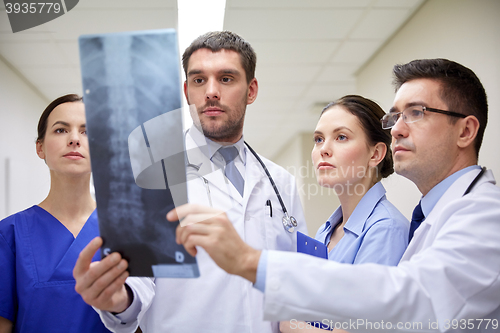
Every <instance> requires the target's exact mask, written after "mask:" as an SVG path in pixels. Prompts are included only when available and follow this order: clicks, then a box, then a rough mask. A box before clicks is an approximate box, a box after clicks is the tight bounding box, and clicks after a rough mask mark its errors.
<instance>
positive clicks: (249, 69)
mask: <svg viewBox="0 0 500 333" xmlns="http://www.w3.org/2000/svg"><path fill="white" fill-rule="evenodd" d="M199 49H209V50H211V51H212V52H218V51H220V50H222V49H224V50H233V51H236V52H238V54H239V55H240V59H241V65H242V66H243V69H244V70H245V75H246V78H247V83H250V81H252V79H253V78H254V77H255V65H256V64H257V55H256V54H255V51H254V50H253V48H252V46H251V45H250V44H249V43H248V42H247V41H245V40H244V39H243V38H241V37H240V36H238V35H237V34H235V33H233V32H231V31H213V32H208V33H206V34H204V35H201V36H200V37H198V38H196V39H195V40H194V41H193V42H192V43H191V45H189V46H188V48H187V49H186V51H184V54H183V55H182V67H183V68H184V73H185V74H186V77H187V69H188V63H189V58H190V57H191V55H192V54H193V53H194V52H195V51H198V50H199Z"/></svg>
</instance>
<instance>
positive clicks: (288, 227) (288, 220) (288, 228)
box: [184, 131, 297, 233]
mask: <svg viewBox="0 0 500 333" xmlns="http://www.w3.org/2000/svg"><path fill="white" fill-rule="evenodd" d="M187 132H188V131H186V133H185V134H184V138H185V137H186V135H187ZM184 141H186V140H185V139H184ZM243 142H244V144H245V145H246V146H247V148H248V150H250V152H251V153H252V155H253V156H255V158H256V159H257V161H259V164H260V165H261V166H262V169H264V172H265V173H266V175H267V178H268V179H269V182H270V183H271V185H272V186H273V190H274V193H276V197H277V198H278V201H279V203H280V206H281V209H282V210H283V214H284V215H285V216H284V217H283V225H284V227H285V230H286V231H288V232H290V233H291V232H293V227H297V221H296V220H295V218H294V217H293V216H290V215H289V214H288V211H287V209H286V206H285V203H284V202H283V199H282V197H281V195H280V192H279V190H278V187H277V186H276V183H275V182H274V179H273V177H272V176H271V173H270V172H269V170H268V169H267V167H266V164H265V163H264V161H262V159H261V158H260V157H259V155H258V154H257V153H256V152H255V150H253V148H252V147H250V145H249V144H248V143H247V142H246V141H243ZM186 166H187V167H192V168H195V169H196V170H197V171H199V167H198V166H196V165H194V164H191V163H189V157H188V156H187V153H186ZM201 178H203V181H204V182H205V187H206V189H207V195H208V197H209V202H210V207H212V198H211V195H210V189H209V185H208V180H207V179H206V178H205V177H203V176H201ZM286 224H289V225H286Z"/></svg>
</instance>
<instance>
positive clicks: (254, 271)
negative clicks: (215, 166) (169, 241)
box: [167, 59, 500, 332]
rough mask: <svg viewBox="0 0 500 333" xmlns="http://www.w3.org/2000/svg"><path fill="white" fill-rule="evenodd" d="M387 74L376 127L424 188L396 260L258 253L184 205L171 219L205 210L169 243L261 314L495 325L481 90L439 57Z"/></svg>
mask: <svg viewBox="0 0 500 333" xmlns="http://www.w3.org/2000/svg"><path fill="white" fill-rule="evenodd" d="M394 74H395V85H396V91H397V93H396V97H395V100H394V104H393V107H392V108H391V110H390V112H389V113H388V114H387V115H386V116H384V118H383V119H382V126H383V127H384V128H392V130H391V134H392V136H393V142H392V144H393V154H394V163H395V170H396V172H397V173H398V174H400V175H403V176H404V177H407V178H408V179H410V180H412V181H413V182H414V183H415V184H416V185H417V187H418V189H419V190H420V191H421V192H422V199H421V201H420V203H419V205H418V206H417V207H416V208H415V211H414V213H413V217H412V228H411V230H410V236H413V239H411V241H410V243H409V246H408V248H407V250H406V252H405V254H404V255H403V258H402V259H401V261H400V263H399V265H398V266H397V267H388V266H381V265H375V264H365V265H347V264H340V263H336V262H333V261H325V260H321V259H317V258H314V257H311V256H306V255H303V254H297V253H285V252H280V251H266V250H263V251H260V250H256V249H253V248H251V247H250V246H249V245H247V244H244V243H243V242H241V240H239V239H238V237H237V236H236V235H235V233H234V230H233V228H232V226H231V225H230V223H228V219H227V217H226V215H225V214H223V213H220V212H217V211H216V210H213V209H209V208H205V207H198V206H192V205H185V206H181V207H180V208H178V209H177V210H176V211H172V212H170V213H169V215H167V216H168V218H169V220H172V219H176V218H177V217H184V216H187V217H186V218H187V219H188V220H189V219H200V217H199V216H198V214H205V217H206V216H207V215H206V214H207V213H214V217H212V218H209V219H207V220H206V221H203V222H200V223H196V224H193V225H189V226H187V227H183V228H177V241H178V242H179V243H183V244H184V246H185V247H186V249H187V250H188V251H193V250H194V246H195V245H200V246H202V247H204V248H205V249H206V250H207V252H208V253H209V254H210V255H211V256H212V257H213V258H214V260H215V261H216V262H217V264H218V265H220V266H221V267H222V268H224V269H225V270H226V271H228V272H230V273H233V274H237V275H240V276H243V277H245V278H246V279H248V280H249V281H251V282H254V283H255V286H256V287H257V288H258V289H260V290H261V291H263V292H264V295H265V297H264V298H265V300H264V317H265V318H266V319H268V320H290V319H291V320H292V324H293V320H316V321H326V322H327V323H329V324H330V325H331V326H333V327H335V328H340V329H344V330H348V331H368V332H370V331H377V332H380V331H391V332H392V331H409V332H498V331H499V330H500V328H499V320H500V245H499V244H500V243H499V242H500V241H499V240H500V188H498V187H497V186H495V179H494V177H493V174H492V172H491V171H487V170H485V169H484V170H482V169H481V168H480V167H479V166H478V165H477V158H478V153H479V148H480V146H481V141H482V138H483V133H484V129H485V127H486V122H487V109H488V106H487V99H486V93H485V91H484V88H483V86H482V84H481V82H480V81H479V79H478V78H477V76H476V75H475V74H474V73H473V72H472V71H471V70H470V69H468V68H466V67H464V66H462V65H460V64H458V63H456V62H453V61H449V60H446V59H426V60H415V61H412V62H410V63H408V64H405V65H397V66H395V67H394ZM413 233H414V234H413Z"/></svg>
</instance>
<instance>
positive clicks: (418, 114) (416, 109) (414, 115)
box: [380, 105, 467, 129]
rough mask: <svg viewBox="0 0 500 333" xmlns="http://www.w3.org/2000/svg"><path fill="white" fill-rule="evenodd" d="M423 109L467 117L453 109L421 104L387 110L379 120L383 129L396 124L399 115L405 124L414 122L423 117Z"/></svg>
mask: <svg viewBox="0 0 500 333" xmlns="http://www.w3.org/2000/svg"><path fill="white" fill-rule="evenodd" d="M424 111H429V112H436V113H442V114H446V115H448V116H452V117H459V118H465V117H467V116H466V115H464V114H461V113H457V112H453V111H444V110H439V109H433V108H428V107H426V106H422V105H414V106H410V107H409V108H406V109H404V110H403V112H389V113H387V114H386V115H385V116H383V117H382V119H380V122H381V123H382V128H383V129H389V128H392V127H394V125H396V122H397V121H398V119H399V117H400V116H401V115H403V121H404V122H405V123H407V124H409V123H414V122H417V121H419V120H420V119H422V118H423V117H424Z"/></svg>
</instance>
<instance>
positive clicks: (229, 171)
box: [219, 147, 245, 196]
mask: <svg viewBox="0 0 500 333" xmlns="http://www.w3.org/2000/svg"><path fill="white" fill-rule="evenodd" d="M219 152H220V154H221V155H222V157H224V160H225V161H226V168H225V170H224V174H225V175H226V177H227V179H229V180H230V181H231V183H233V185H234V187H236V189H237V190H238V192H240V194H241V196H243V188H244V187H245V181H244V180H243V177H242V176H241V174H240V172H239V171H238V169H237V168H236V165H235V164H234V159H235V158H236V156H238V149H236V147H221V148H220V149H219Z"/></svg>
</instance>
